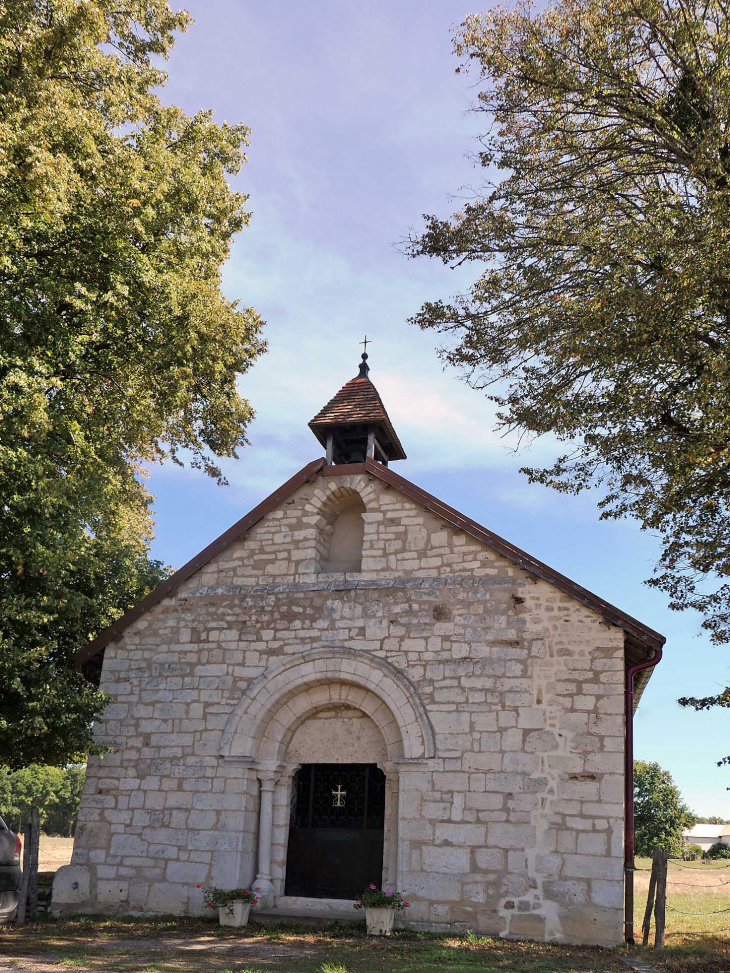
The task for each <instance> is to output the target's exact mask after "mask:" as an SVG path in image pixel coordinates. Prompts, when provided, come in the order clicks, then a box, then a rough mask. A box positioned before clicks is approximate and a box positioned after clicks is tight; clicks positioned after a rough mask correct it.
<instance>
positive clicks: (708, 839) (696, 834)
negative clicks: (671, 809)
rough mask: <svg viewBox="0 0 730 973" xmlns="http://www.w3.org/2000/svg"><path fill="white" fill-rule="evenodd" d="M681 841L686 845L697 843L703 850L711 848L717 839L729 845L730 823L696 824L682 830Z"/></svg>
mask: <svg viewBox="0 0 730 973" xmlns="http://www.w3.org/2000/svg"><path fill="white" fill-rule="evenodd" d="M682 841H683V842H684V845H685V847H686V846H687V845H699V846H700V848H701V849H702V850H703V851H707V849H708V848H712V846H713V845H716V844H717V842H718V841H722V842H724V843H725V844H726V845H730V824H696V825H694V827H692V828H688V829H687V830H686V831H683V832H682Z"/></svg>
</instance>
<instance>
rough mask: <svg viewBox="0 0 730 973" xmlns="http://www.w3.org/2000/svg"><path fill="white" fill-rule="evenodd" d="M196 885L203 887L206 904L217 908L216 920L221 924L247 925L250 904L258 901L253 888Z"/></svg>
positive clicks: (211, 907) (210, 907)
mask: <svg viewBox="0 0 730 973" xmlns="http://www.w3.org/2000/svg"><path fill="white" fill-rule="evenodd" d="M196 887H197V888H202V889H203V897H204V899H205V904H206V906H207V907H208V908H209V909H217V910H218V922H220V924H221V925H222V926H245V925H247V923H248V916H249V913H250V912H251V906H252V905H256V903H257V902H258V899H257V897H256V890H255V889H254V890H251V889H219V888H216V887H215V885H206V886H202V885H198V886H196Z"/></svg>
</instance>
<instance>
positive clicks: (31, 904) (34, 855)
mask: <svg viewBox="0 0 730 973" xmlns="http://www.w3.org/2000/svg"><path fill="white" fill-rule="evenodd" d="M30 820H31V832H30V833H31V840H30V874H29V875H28V918H29V919H30V921H31V922H33V920H34V919H35V917H36V914H37V913H38V852H39V845H40V840H41V816H40V811H39V810H38V808H37V807H36V806H35V805H33V807H32V808H31V812H30Z"/></svg>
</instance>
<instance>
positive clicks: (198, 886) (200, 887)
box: [195, 885, 203, 889]
mask: <svg viewBox="0 0 730 973" xmlns="http://www.w3.org/2000/svg"><path fill="white" fill-rule="evenodd" d="M202 887H203V886H202V885H196V886H195V888H196V889H202Z"/></svg>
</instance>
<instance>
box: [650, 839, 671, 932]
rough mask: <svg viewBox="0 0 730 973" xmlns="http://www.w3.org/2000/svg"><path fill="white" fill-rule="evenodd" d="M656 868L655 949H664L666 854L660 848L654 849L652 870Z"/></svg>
mask: <svg viewBox="0 0 730 973" xmlns="http://www.w3.org/2000/svg"><path fill="white" fill-rule="evenodd" d="M655 866H656V872H657V876H656V905H655V906H654V925H655V930H656V932H655V939H654V947H655V948H656V949H663V948H664V926H665V922H666V908H667V853H666V851H662V849H661V848H655V849H654V862H653V864H652V870H653V869H654V867H655Z"/></svg>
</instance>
